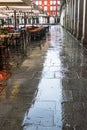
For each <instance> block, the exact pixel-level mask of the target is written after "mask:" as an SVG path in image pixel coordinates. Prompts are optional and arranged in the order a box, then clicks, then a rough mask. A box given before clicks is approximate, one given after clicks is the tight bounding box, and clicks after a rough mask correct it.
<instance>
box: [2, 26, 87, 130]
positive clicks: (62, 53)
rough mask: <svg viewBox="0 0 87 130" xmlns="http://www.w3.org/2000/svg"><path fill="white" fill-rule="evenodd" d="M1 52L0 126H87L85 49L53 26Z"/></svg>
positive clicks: (60, 129) (26, 129) (29, 129)
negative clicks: (42, 36)
mask: <svg viewBox="0 0 87 130" xmlns="http://www.w3.org/2000/svg"><path fill="white" fill-rule="evenodd" d="M6 54H8V56H7V57H6V60H4V61H3V62H4V63H3V62H1V63H2V64H3V66H4V69H3V73H4V74H3V73H1V74H0V78H2V76H3V75H4V79H3V80H1V84H0V130H87V65H86V64H87V49H86V47H83V46H82V45H81V44H80V43H79V42H78V41H77V40H76V39H74V37H73V36H71V35H70V34H69V33H68V32H66V31H65V30H63V29H62V28H61V27H60V25H57V26H51V27H50V31H49V33H47V34H46V39H43V40H41V41H36V42H33V43H31V44H30V43H29V44H24V45H22V46H21V47H15V48H8V50H7V52H6ZM1 61H2V60H1Z"/></svg>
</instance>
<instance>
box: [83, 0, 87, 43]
mask: <svg viewBox="0 0 87 130" xmlns="http://www.w3.org/2000/svg"><path fill="white" fill-rule="evenodd" d="M82 43H83V44H86V45H87V0H84V5H83V31H82Z"/></svg>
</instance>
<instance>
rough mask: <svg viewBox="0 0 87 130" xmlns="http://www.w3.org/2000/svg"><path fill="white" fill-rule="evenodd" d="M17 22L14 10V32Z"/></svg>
mask: <svg viewBox="0 0 87 130" xmlns="http://www.w3.org/2000/svg"><path fill="white" fill-rule="evenodd" d="M16 26H17V21H16V10H14V28H15V30H16Z"/></svg>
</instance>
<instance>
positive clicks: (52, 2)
mask: <svg viewBox="0 0 87 130" xmlns="http://www.w3.org/2000/svg"><path fill="white" fill-rule="evenodd" d="M34 3H35V4H36V5H38V6H39V7H40V8H41V9H42V10H44V11H46V12H47V14H48V15H50V16H59V10H60V0H34Z"/></svg>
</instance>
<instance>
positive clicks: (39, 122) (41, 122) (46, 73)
mask: <svg viewBox="0 0 87 130" xmlns="http://www.w3.org/2000/svg"><path fill="white" fill-rule="evenodd" d="M58 30H60V28H59V27H58V29H57V31H58ZM59 36H60V34H59V33H58V32H57V33H56V28H55V27H53V28H52V30H51V32H50V34H49V36H48V39H47V43H48V44H49V48H48V50H47V53H46V56H45V61H44V64H43V70H42V75H41V79H40V82H39V85H38V92H37V96H36V97H35V99H34V100H35V103H34V104H32V106H31V108H30V109H29V110H28V111H27V112H26V113H25V117H24V120H23V124H22V125H23V126H24V130H57V129H58V130H61V129H62V110H61V100H62V95H61V94H62V92H61V88H62V87H61V78H62V72H61V67H62V65H61V60H60V52H61V47H60V38H59V39H58V37H59ZM51 37H53V38H51Z"/></svg>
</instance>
